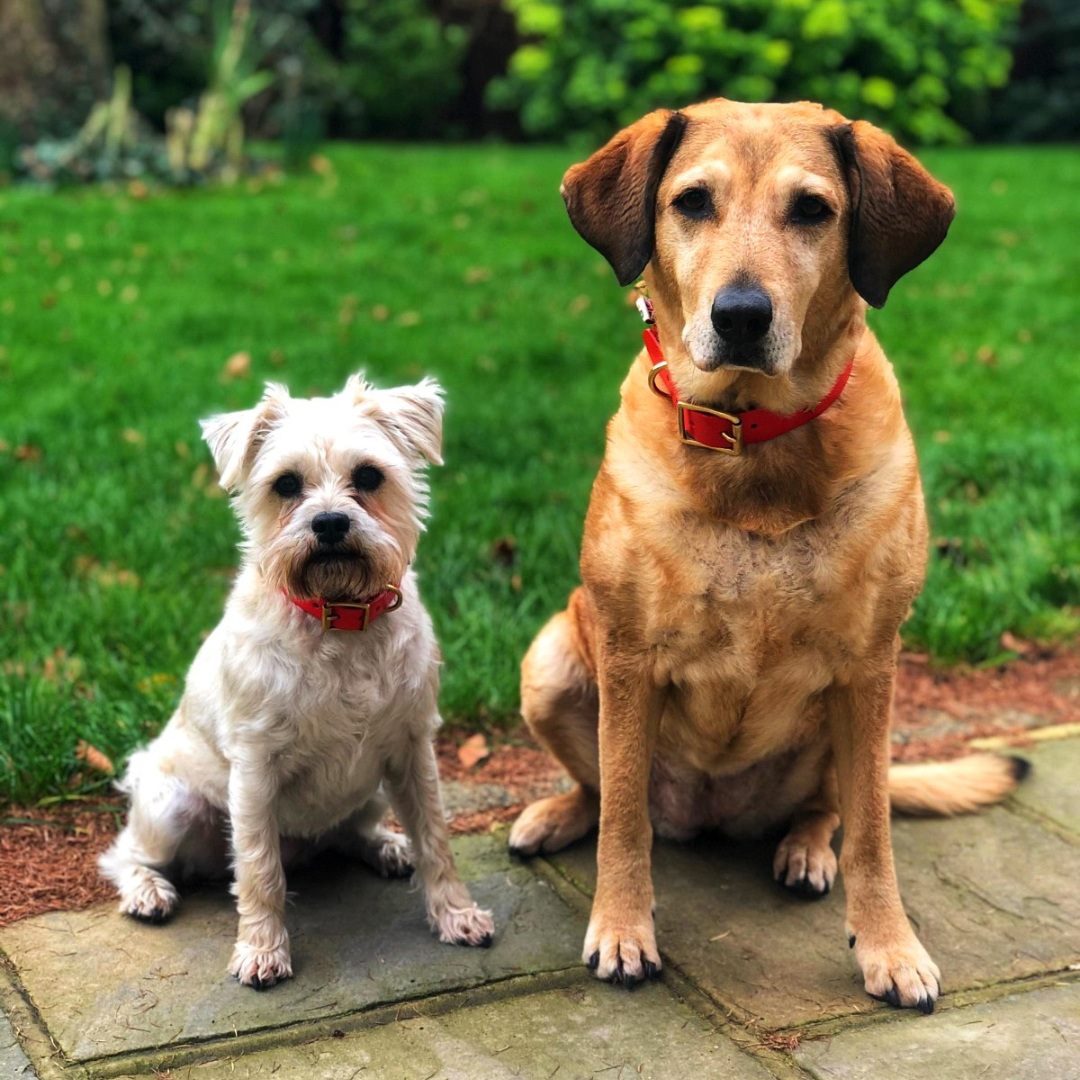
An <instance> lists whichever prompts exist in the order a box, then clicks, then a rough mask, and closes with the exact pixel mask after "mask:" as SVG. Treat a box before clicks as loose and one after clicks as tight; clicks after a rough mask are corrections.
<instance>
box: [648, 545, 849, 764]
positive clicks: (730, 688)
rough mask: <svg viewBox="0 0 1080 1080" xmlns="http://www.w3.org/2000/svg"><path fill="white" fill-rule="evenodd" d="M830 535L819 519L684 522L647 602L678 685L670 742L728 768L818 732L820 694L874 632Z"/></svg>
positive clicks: (657, 644)
mask: <svg viewBox="0 0 1080 1080" xmlns="http://www.w3.org/2000/svg"><path fill="white" fill-rule="evenodd" d="M830 539H832V538H829V537H823V536H822V534H821V530H820V529H818V528H816V527H815V528H809V529H803V530H799V531H798V534H797V535H785V536H783V537H779V538H772V539H770V538H763V537H756V536H753V535H750V534H747V533H743V532H740V531H738V530H734V529H724V528H696V529H695V528H686V529H684V530H683V532H682V534H681V537H680V548H681V550H680V555H681V558H680V560H679V561H678V563H677V564H676V566H675V568H674V569H673V570H670V571H669V572H668V575H667V580H666V582H665V586H666V587H665V588H663V589H661V590H658V591H655V592H654V594H653V597H654V598H653V601H652V603H651V604H650V605H649V606H648V608H647V609H646V611H647V615H646V637H647V640H648V642H649V644H650V646H651V647H652V651H653V655H654V656H655V657H656V663H657V678H658V680H659V681H662V682H664V683H666V684H667V685H668V686H669V688H670V692H669V703H668V716H667V719H666V720H665V724H664V729H665V734H662V736H661V743H662V746H661V749H662V751H663V749H664V744H668V745H667V750H668V752H670V753H672V754H673V755H674V756H677V757H679V758H680V759H682V760H685V761H688V762H692V763H694V764H695V765H697V766H698V767H700V768H703V769H705V770H707V771H710V772H711V771H716V770H723V771H726V770H727V769H730V768H732V767H735V766H739V765H747V764H750V763H752V762H754V761H758V760H761V758H763V757H765V756H768V755H770V754H774V753H778V752H779V751H780V750H782V749H784V748H786V747H790V746H793V745H800V744H803V743H805V742H808V741H810V740H811V739H813V738H814V736H815V733H816V731H817V730H818V728H819V726H820V721H821V710H820V708H819V707H818V706H817V705H816V704H815V702H816V698H817V697H818V695H820V692H821V691H822V690H824V689H825V687H827V686H828V685H829V684H830V683H831V682H832V681H833V679H834V678H835V677H836V674H837V672H838V671H839V670H840V669H841V668H842V667H843V666H844V665H845V664H846V663H847V662H848V661H849V660H850V659H851V657H852V656H853V655H855V654H856V653H857V652H858V649H859V642H860V640H861V639H862V638H864V637H865V636H866V627H865V622H866V613H865V612H864V611H861V610H860V609H859V608H858V607H856V606H855V605H853V604H851V603H850V602H849V600H848V599H845V596H844V593H845V589H846V588H847V587H848V584H849V583H848V582H847V581H846V575H845V574H844V573H843V572H842V571H841V569H840V567H841V565H842V560H841V561H840V562H839V563H838V559H837V553H836V551H835V550H834V549H830V547H829V540H830Z"/></svg>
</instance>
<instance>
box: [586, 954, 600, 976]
mask: <svg viewBox="0 0 1080 1080" xmlns="http://www.w3.org/2000/svg"><path fill="white" fill-rule="evenodd" d="M588 962H589V970H590V971H595V970H596V969H597V968H598V967H599V966H600V950H599V949H597V950H596V952H594V953H593V954H592V956H590V957H589V961H588Z"/></svg>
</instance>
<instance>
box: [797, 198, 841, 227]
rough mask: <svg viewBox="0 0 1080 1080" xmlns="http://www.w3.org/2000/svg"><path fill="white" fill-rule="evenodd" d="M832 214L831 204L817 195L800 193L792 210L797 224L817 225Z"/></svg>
mask: <svg viewBox="0 0 1080 1080" xmlns="http://www.w3.org/2000/svg"><path fill="white" fill-rule="evenodd" d="M831 214H832V210H831V209H830V207H829V204H828V203H827V202H825V200H824V199H819V198H818V197H817V196H816V195H800V196H799V198H798V199H796V200H795V205H794V207H793V208H792V211H791V220H792V221H794V222H795V224H796V225H816V224H817V223H818V222H819V221H824V220H825V219H826V218H828V217H829V216H830V215H831Z"/></svg>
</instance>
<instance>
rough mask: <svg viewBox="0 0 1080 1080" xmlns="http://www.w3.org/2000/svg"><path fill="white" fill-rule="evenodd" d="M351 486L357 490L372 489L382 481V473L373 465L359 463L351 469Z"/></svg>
mask: <svg viewBox="0 0 1080 1080" xmlns="http://www.w3.org/2000/svg"><path fill="white" fill-rule="evenodd" d="M352 482H353V487H354V488H356V490H357V491H374V490H375V489H376V488H377V487H379V486H380V485H381V484H382V482H383V474H382V473H381V472H380V471H379V470H378V469H376V468H375V466H374V465H361V466H360V467H359V468H356V469H353V474H352Z"/></svg>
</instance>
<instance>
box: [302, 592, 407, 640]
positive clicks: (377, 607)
mask: <svg viewBox="0 0 1080 1080" xmlns="http://www.w3.org/2000/svg"><path fill="white" fill-rule="evenodd" d="M289 599H290V600H291V601H292V602H293V603H294V604H295V605H296V606H297V607H298V608H300V610H301V611H306V612H307V613H308V614H309V615H313V616H314V617H315V618H316V619H318V620H319V621H320V622H322V628H323V629H324V630H358V631H360V633H363V632H364V631H365V630H366V629H367V628H368V627H369V626H370V625H371V624H372V623H373V622H374V621H375V620H376V619H377V618H378V617H379V616H380V615H384V614H385V613H386V612H388V611H397V609H398V608H399V607H401V600H402V596H401V590H400V589H399V588H398V587H397V586H396V585H387V586H386V588H385V589H384V590H383V591H382V592H381V593H379V595H378V596H375V597H372V599H370V600H366V601H364V602H363V603H356V604H353V603H345V602H344V601H335V602H334V603H330V602H329V601H326V600H297V599H296V598H295V597H292V596H290V597H289Z"/></svg>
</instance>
